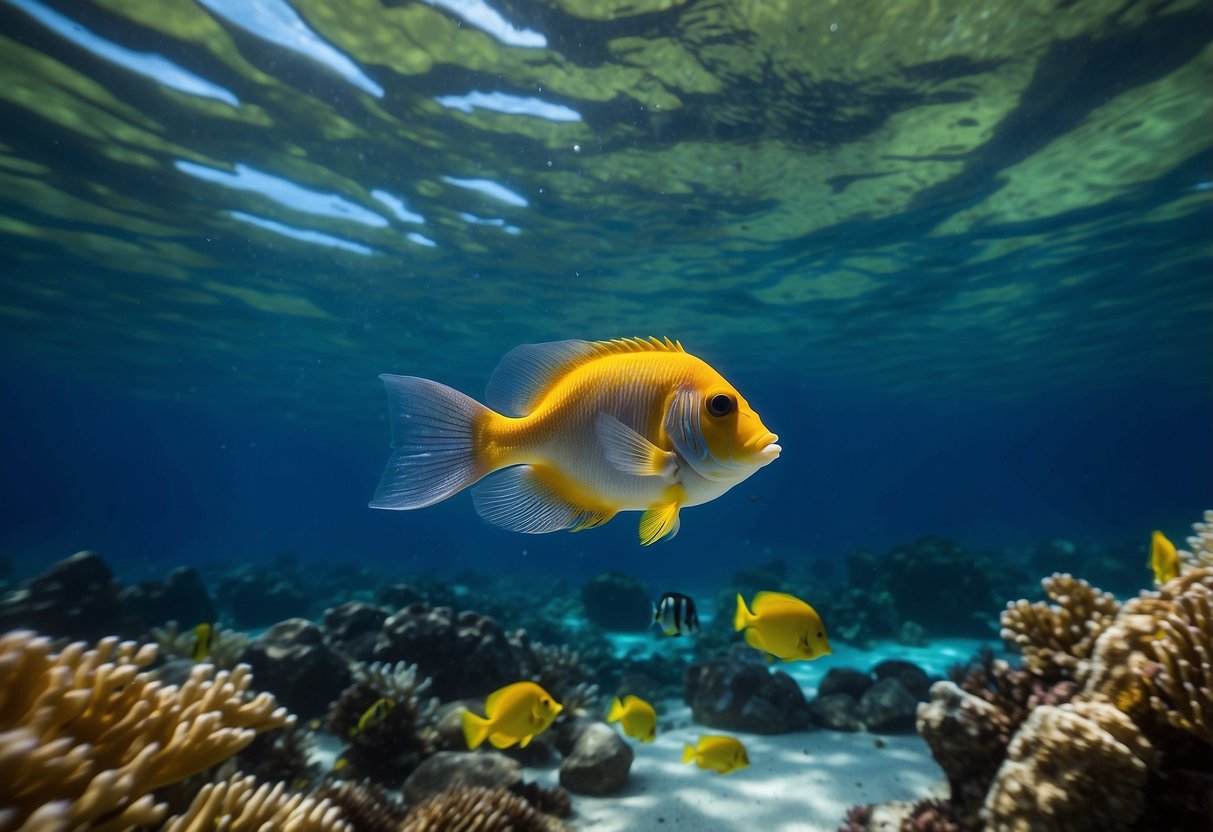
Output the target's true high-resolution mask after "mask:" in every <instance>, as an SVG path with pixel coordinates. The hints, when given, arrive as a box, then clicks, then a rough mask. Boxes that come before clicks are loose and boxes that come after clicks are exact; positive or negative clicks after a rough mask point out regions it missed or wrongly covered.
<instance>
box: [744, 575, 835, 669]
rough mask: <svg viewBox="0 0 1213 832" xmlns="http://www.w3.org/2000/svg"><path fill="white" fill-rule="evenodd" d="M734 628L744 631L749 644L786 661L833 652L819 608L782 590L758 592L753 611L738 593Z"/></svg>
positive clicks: (807, 659)
mask: <svg viewBox="0 0 1213 832" xmlns="http://www.w3.org/2000/svg"><path fill="white" fill-rule="evenodd" d="M733 627H734V629H737V630H745V640H746V644H748V645H750V646H751V647H753V648H754V649H755V650H763V651H765V652H767V653H770V654H771V655H772V656H774V657H775V658H777V659H783V660H784V661H785V662H794V661H796V660H798V659H801V660H805V661H809V660H811V659H816V658H818V657H820V656H826V655H829V654H830V653H833V652H834V651H833V650H832V649H831V648H830V640H829V639H828V638H826V628H825V625H824V624H822V623H821V616H819V615H818V614H817V610H815V609H813V608H812V607H810V606H809V605H808V604H806V603H805V602H804V601H801V600H800V599H799V598H797V597H796V596H794V595H786V594H784V593H782V592H760V593H758V594H757V595H755V596H754V612H752V613H751V612H750V611H749V609H747V608H746V605H745V600H744V599H743V598H742V597H741V594H740V593H738V595H737V612H736V614H735V615H734V616H733Z"/></svg>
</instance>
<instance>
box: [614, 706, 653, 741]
mask: <svg viewBox="0 0 1213 832" xmlns="http://www.w3.org/2000/svg"><path fill="white" fill-rule="evenodd" d="M607 722H618V723H620V724H622V725H623V733H625V734H627V735H628V736H629V737H631V738H632V739H634V740H640V741H641V742H652V741H653V740H655V739H657V712H656V711H655V710H653V706H652V705H650V704H649V703H648V702H645V701H644V700H643V699H641V698H640V697H639V696H630V695H629V696H627V697H625V698H623V699H622V700H621V699H620V698H619V697H618V696H616V697H615V698H614V699H612V700H611V709H610V710H609V711H608V712H607Z"/></svg>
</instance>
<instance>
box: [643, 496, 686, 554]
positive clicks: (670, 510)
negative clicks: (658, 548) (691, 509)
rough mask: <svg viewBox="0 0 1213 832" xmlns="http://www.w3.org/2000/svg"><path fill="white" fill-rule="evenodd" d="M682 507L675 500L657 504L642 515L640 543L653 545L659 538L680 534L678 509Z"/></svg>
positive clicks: (666, 538) (665, 538)
mask: <svg viewBox="0 0 1213 832" xmlns="http://www.w3.org/2000/svg"><path fill="white" fill-rule="evenodd" d="M681 507H682V505H681V504H680V503H679V502H678V501H677V500H675V501H673V502H669V503H663V504H659V505H655V506H653V507H652V508H650V509H649V510H648V511H646V512H645V513H644V514H642V515H640V545H641V546H651V545H653V544H654V543H656V542H657V541H658V540H668V539H669V538H672V537H673V536H674V535H676V534H678V527H679V526H680V525H681V524H680V522H679V520H678V509H680V508H681Z"/></svg>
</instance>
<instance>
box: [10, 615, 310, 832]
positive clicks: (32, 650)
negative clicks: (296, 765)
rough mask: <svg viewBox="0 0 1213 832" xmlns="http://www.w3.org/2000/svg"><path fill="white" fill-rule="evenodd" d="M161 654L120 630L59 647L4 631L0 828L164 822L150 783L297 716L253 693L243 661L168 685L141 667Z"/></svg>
mask: <svg viewBox="0 0 1213 832" xmlns="http://www.w3.org/2000/svg"><path fill="white" fill-rule="evenodd" d="M155 656H156V648H155V646H153V645H144V646H139V645H137V644H135V643H133V642H119V641H118V639H116V638H106V639H102V640H101V641H100V642H98V644H97V646H96V647H95V648H93V649H91V650H90V649H87V648H86V646H85V645H84V644H83V643H75V644H71V645H69V646H68V647H66V648H64V649H63V650H62V651H60V652H58V653H56V652H53V650H52V646H51V642H50V640H49V639H46V638H43V637H40V636H37V635H35V634H34V633H31V632H25V631H17V632H11V633H9V634H7V635H5V636H3V637H0V783H3V784H4V785H5V790H6V794H5V804H6V806H5V810H4V812H3V813H0V832H8V830H12V829H18V828H21V827H22V824H24V823H26V822H27V821H28V822H30V824H32V825H31V826H30V827H29V828H31V829H32V828H38V829H60V828H61V829H71V830H73V831H74V830H111V829H112V830H118V829H127V828H130V827H133V826H136V825H148V824H154V823H157V822H159V821H160V820H161V819H162V818H163V816H164V807H163V806H161V805H159V804H157V803H156V801H155V800H154V799H153V798H152V797H151V792H153V791H154V790H156V789H158V788H160V787H162V786H165V785H168V784H170V783H175V782H177V781H179V780H182V779H184V778H186V777H188V776H190V775H192V774H196V773H198V772H201V771H204V770H206V769H208V768H210V767H212V766H214V765H216V764H218V763H220V762H221V761H223V760H224V759H226V758H227V757H229V756H231V755H232V754H235V753H236V752H237V751H239V750H240V749H242V748H244V747H245V746H246V745H248V743H249V742H251V741H252V739H253V737H254V736H255V735H256V732H257V731H261V730H266V729H269V728H274V727H278V726H281V725H286V724H289V723H291V722H293V719H294V718H293V717H291V716H289V715H288V714H287V712H286V711H285V710H284V709H282V708H279V707H278V705H277V702H276V701H275V700H274V698H273V697H272V696H270V695H269V694H264V693H263V694H260V695H258V696H256V697H252V698H250V697H249V696H248V690H249V684H250V682H251V678H252V677H251V676H250V674H249V668H248V667H247V666H243V665H242V666H239V667H237V668H236V669H234V670H232V671H220V672H216V671H215V669H214V668H213V667H212V666H210V665H198V666H197V667H195V668H194V669H193V672H192V673H191V675H190V678H189V680H188V681H186V682H185V683H184V684H183V685H181V686H180V687H179V688H178V687H176V686H168V687H166V686H164V685H161V684H160V683H159V682H158V681H156V680H155V678H154V677H153V675H152V674H151V673H149V672H147V671H145V670H143V668H145V667H146V666H147V665H149V664H150V663H151V662H152V661H153V660H154V659H155Z"/></svg>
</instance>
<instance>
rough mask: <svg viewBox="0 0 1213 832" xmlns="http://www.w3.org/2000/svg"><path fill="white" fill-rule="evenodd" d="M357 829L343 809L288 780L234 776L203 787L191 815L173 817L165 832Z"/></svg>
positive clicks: (344, 831)
mask: <svg viewBox="0 0 1213 832" xmlns="http://www.w3.org/2000/svg"><path fill="white" fill-rule="evenodd" d="M216 830H218V832H258V830H273V832H353V827H352V826H350V825H349V824H348V823H346V822H345V821H344V820H342V817H341V809H340V808H338V807H337V806H335V805H333V804H332V803H330V802H329V801H328V800H317V799H316V798H314V797H309V796H307V795H305V794H302V793H300V792H293V793H292V792H289V791H287V788H286V784H285V783H278V784H276V785H272V786H271V785H270V784H268V783H261V784H258V783H257V780H256V778H254V777H233V778H232V779H230V780H225V781H223V782H222V783H207V784H206V785H205V786H203V787H202V788H201V789H200V790H199V792H198V795H197V796H196V797H195V798H194V802H193V803H191V804H190V807H189V809H188V810H186V812H185V814H183V815H180V816H177V817H173V818H170V819H169V821H168V823H166V824H165V825H164V828H163V830H162V832H216Z"/></svg>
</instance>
